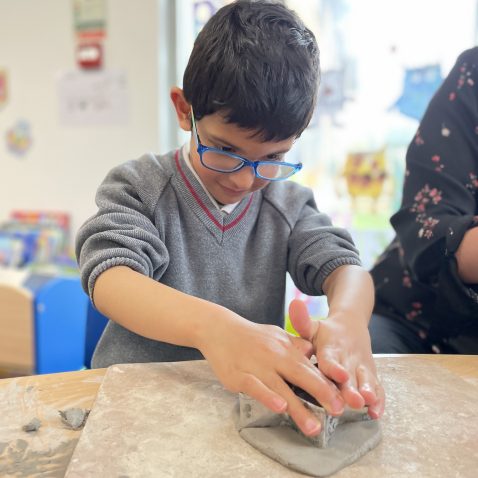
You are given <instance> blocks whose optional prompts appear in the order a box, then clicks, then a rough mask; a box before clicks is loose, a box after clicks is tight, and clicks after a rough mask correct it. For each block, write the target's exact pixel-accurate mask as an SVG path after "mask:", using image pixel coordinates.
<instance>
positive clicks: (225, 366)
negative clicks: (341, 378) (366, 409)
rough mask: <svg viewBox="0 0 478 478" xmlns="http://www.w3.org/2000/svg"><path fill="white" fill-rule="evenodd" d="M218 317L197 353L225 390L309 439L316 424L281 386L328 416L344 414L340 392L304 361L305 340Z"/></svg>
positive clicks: (277, 329) (317, 428) (228, 315)
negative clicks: (285, 420) (281, 416)
mask: <svg viewBox="0 0 478 478" xmlns="http://www.w3.org/2000/svg"><path fill="white" fill-rule="evenodd" d="M221 315H222V316H221V317H217V320H215V324H216V325H215V327H214V329H213V330H209V331H205V333H204V334H202V336H201V338H200V340H199V343H198V348H199V350H200V351H201V352H202V354H203V355H204V357H205V358H206V359H207V360H208V362H209V364H210V365H211V367H212V369H213V371H214V373H215V374H216V376H217V377H218V378H219V380H220V381H221V382H222V384H223V385H224V386H225V387H226V389H228V390H229V391H232V392H243V393H246V394H247V395H249V396H250V397H252V398H254V399H255V400H257V401H259V402H261V403H262V404H263V405H265V406H266V407H267V408H269V409H270V410H272V411H274V412H276V413H284V412H287V413H288V414H289V415H290V417H291V418H292V419H293V420H294V421H295V423H296V424H297V426H298V427H299V428H300V429H301V430H302V432H303V433H304V434H306V435H309V436H313V435H317V434H318V433H320V424H319V423H318V421H317V419H316V418H315V417H314V416H313V415H312V413H311V412H310V411H309V410H307V409H306V408H305V407H304V405H303V404H302V402H301V401H300V399H299V398H298V397H297V396H296V395H295V393H294V392H293V391H292V390H291V389H290V387H289V386H288V385H287V383H286V381H288V382H290V383H292V384H294V385H297V386H298V387H300V388H302V389H303V390H305V391H306V392H308V393H309V394H310V395H312V396H313V397H314V398H315V399H316V400H317V401H319V402H320V403H321V404H322V405H323V406H324V407H325V408H326V409H327V410H328V411H329V413H331V414H333V415H338V414H340V413H342V412H343V408H344V401H343V399H342V397H341V394H340V392H339V390H338V389H337V387H336V386H335V384H334V383H333V382H331V381H330V380H329V379H328V378H326V377H325V376H324V374H323V373H322V372H321V371H320V370H318V369H317V367H315V366H314V365H313V364H312V363H311V362H310V360H309V358H310V356H311V355H312V352H313V349H312V344H311V343H310V342H309V341H307V340H304V339H302V338H300V337H295V336H293V335H291V334H288V333H287V332H286V331H284V330H283V329H281V328H280V327H276V326H273V325H263V324H256V323H253V322H250V321H248V320H245V319H244V318H242V317H240V316H238V315H236V314H234V313H233V312H231V311H229V310H227V309H224V311H223V313H221Z"/></svg>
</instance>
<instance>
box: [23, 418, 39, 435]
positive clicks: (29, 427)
mask: <svg viewBox="0 0 478 478" xmlns="http://www.w3.org/2000/svg"><path fill="white" fill-rule="evenodd" d="M40 427H41V421H40V420H39V419H38V418H37V417H35V418H32V419H31V420H30V421H29V422H28V423H27V424H26V425H23V427H22V430H23V431H24V432H28V433H30V432H36V431H37V430H38V429H39V428H40Z"/></svg>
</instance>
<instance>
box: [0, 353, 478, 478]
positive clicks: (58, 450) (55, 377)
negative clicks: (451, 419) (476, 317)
mask: <svg viewBox="0 0 478 478" xmlns="http://www.w3.org/2000/svg"><path fill="white" fill-rule="evenodd" d="M410 358H411V359H413V360H417V359H419V360H423V361H427V362H432V363H435V364H437V365H439V366H442V367H444V368H445V369H447V370H448V371H450V372H451V373H453V374H454V375H456V376H457V377H460V378H462V379H464V380H465V381H467V382H468V383H470V384H471V385H473V386H476V387H477V396H478V355H477V356H471V355H420V356H417V355H377V356H376V360H377V362H380V361H384V362H385V361H386V362H387V363H388V364H392V365H393V363H397V364H399V363H400V364H403V362H404V361H407V360H408V359H410ZM105 373H106V369H97V370H84V371H78V372H67V373H58V374H51V375H35V376H27V377H18V378H11V379H3V380H0V399H1V400H2V414H1V418H0V423H1V425H0V476H2V477H3V476H9V475H10V476H13V475H14V473H18V472H20V471H21V472H22V473H23V475H22V476H49V477H61V476H63V475H64V473H65V470H66V468H67V465H68V463H69V461H70V457H71V455H72V453H73V450H74V448H75V445H76V443H77V441H78V439H79V436H80V434H81V430H76V431H75V430H70V429H68V428H66V427H65V426H64V425H63V424H62V423H61V421H60V419H59V416H58V410H63V409H66V408H70V407H80V408H87V409H91V407H92V406H93V403H94V400H95V397H96V393H97V391H98V388H99V387H100V384H101V382H102V379H103V376H104V374H105ZM34 416H37V417H38V418H40V419H41V421H42V428H43V430H42V431H43V434H42V438H41V439H40V438H39V436H37V435H36V434H35V433H26V432H24V431H23V430H22V429H21V427H22V424H26V423H28V421H30V419H31V418H33V417H34ZM12 442H15V448H13V449H12V447H11V446H9V444H11V443H12ZM7 451H8V452H9V453H8V454H7V453H6V452H7Z"/></svg>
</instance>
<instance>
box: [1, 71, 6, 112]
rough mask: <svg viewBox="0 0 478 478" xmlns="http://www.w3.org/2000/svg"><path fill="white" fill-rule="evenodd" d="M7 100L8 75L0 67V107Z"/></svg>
mask: <svg viewBox="0 0 478 478" xmlns="http://www.w3.org/2000/svg"><path fill="white" fill-rule="evenodd" d="M7 101H8V76H7V72H6V70H4V69H2V68H0V109H1V108H3V107H4V106H5V105H6V104H7Z"/></svg>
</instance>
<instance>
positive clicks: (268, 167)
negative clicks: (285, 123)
mask: <svg viewBox="0 0 478 478" xmlns="http://www.w3.org/2000/svg"><path fill="white" fill-rule="evenodd" d="M191 117H192V124H193V134H194V139H195V140H196V146H197V152H198V154H199V159H200V160H201V164H202V165H203V166H204V167H205V168H208V169H211V170H212V171H217V172H218V173H235V172H236V171H239V170H240V169H242V168H244V167H245V166H248V167H250V168H252V169H253V171H254V174H255V176H256V177H257V178H261V179H266V180H267V181H283V180H284V179H288V178H290V177H291V176H292V175H293V174H295V173H297V172H299V171H300V170H301V169H302V163H296V164H293V163H285V162H282V161H273V160H271V161H250V160H249V159H247V158H243V157H242V156H239V155H238V154H234V153H230V152H228V151H223V150H222V149H219V148H212V147H209V146H204V145H203V144H201V140H200V139H199V135H198V131H197V127H196V120H195V118H194V112H193V110H192V108H191Z"/></svg>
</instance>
